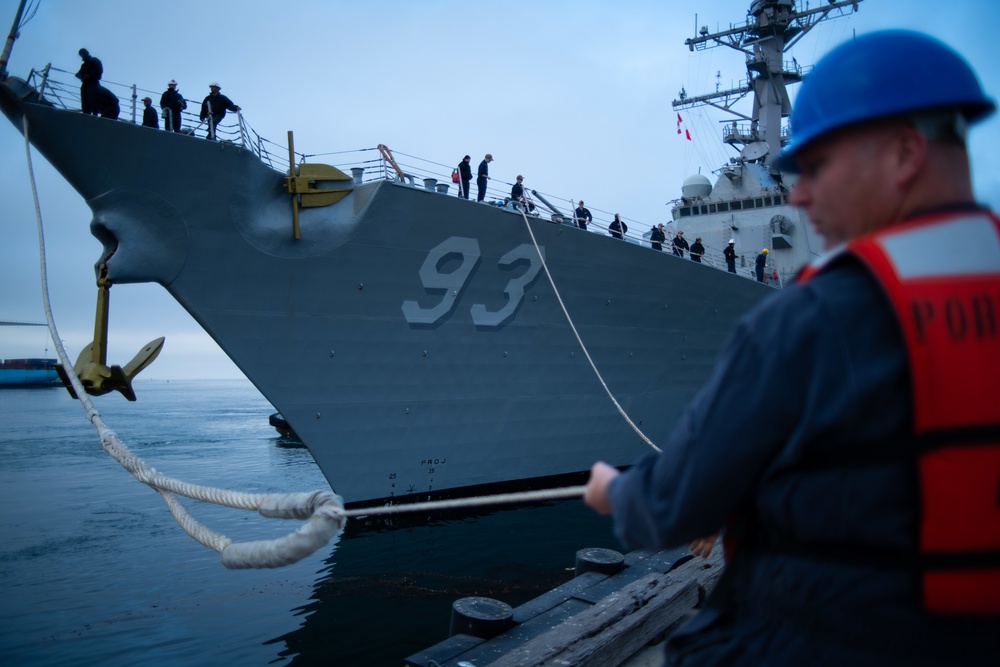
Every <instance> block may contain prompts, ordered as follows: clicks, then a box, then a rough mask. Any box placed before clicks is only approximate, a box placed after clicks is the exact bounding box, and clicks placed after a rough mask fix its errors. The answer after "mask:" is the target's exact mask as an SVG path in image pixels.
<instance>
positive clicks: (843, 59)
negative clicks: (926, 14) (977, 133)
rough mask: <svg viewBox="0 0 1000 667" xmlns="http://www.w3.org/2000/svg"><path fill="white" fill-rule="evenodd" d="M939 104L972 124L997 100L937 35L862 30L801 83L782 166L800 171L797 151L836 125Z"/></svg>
mask: <svg viewBox="0 0 1000 667" xmlns="http://www.w3.org/2000/svg"><path fill="white" fill-rule="evenodd" d="M935 109H940V110H948V109H951V110H956V111H959V112H960V113H962V115H964V116H965V118H966V119H967V120H968V121H970V122H971V121H975V120H978V119H980V118H984V117H986V116H988V115H989V114H990V113H992V112H993V111H995V110H996V102H994V101H993V100H991V99H990V98H988V97H986V93H985V92H983V88H982V86H981V85H980V84H979V79H978V78H977V77H976V74H975V72H973V71H972V67H970V66H969V63H967V62H966V61H965V59H964V58H963V57H962V56H960V55H959V54H958V53H956V52H955V51H954V50H953V49H952V48H951V47H949V46H947V45H945V44H944V43H942V42H940V41H938V40H936V39H934V38H933V37H930V36H928V35H924V34H922V33H919V32H912V31H909V30H883V31H879V32H873V33H869V34H867V35H863V36H861V37H858V38H857V39H854V40H851V41H849V42H845V43H844V44H841V45H840V46H838V47H837V48H835V49H834V50H832V51H830V52H829V53H828V54H827V55H825V56H824V57H823V58H822V59H821V60H820V61H819V62H818V63H817V64H816V67H815V68H813V71H812V72H811V73H810V74H809V75H808V76H807V77H806V78H805V80H804V81H803V82H802V88H801V89H800V90H799V94H798V96H797V97H796V99H795V107H794V109H793V110H792V118H791V131H792V132H791V133H792V138H791V141H790V142H789V143H788V145H787V146H786V147H785V149H784V150H783V151H782V152H781V157H780V158H779V166H780V167H781V168H782V169H784V170H786V171H795V169H796V166H795V159H794V158H795V153H796V151H798V150H799V149H801V148H802V147H803V146H805V145H806V144H808V143H809V142H810V141H812V140H813V139H816V138H818V137H820V136H821V135H823V134H826V133H827V132H829V131H831V130H836V129H838V128H841V127H845V126H847V125H851V124H854V123H860V122H863V121H867V120H871V119H874V118H885V117H888V116H895V115H900V114H908V113H911V112H918V111H931V110H935Z"/></svg>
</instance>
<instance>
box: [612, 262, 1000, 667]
mask: <svg viewBox="0 0 1000 667" xmlns="http://www.w3.org/2000/svg"><path fill="white" fill-rule="evenodd" d="M908 378H909V370H908V363H907V359H906V351H905V346H904V344H903V340H902V334H901V332H900V330H899V327H898V325H897V323H896V320H895V316H894V314H893V310H892V308H891V306H890V304H889V302H888V299H887V298H886V297H885V296H883V293H882V290H881V287H880V286H879V285H878V283H877V282H876V280H875V278H874V277H872V276H871V275H870V274H869V273H868V271H867V269H865V268H864V267H862V266H861V264H860V263H859V262H857V261H856V260H854V259H852V258H843V259H842V260H839V261H837V263H836V264H834V265H832V266H830V267H828V268H827V270H825V271H824V272H821V273H820V274H818V275H817V276H816V277H814V278H813V279H812V280H810V281H809V282H807V283H805V284H799V285H793V286H791V287H788V288H786V289H784V290H782V291H780V292H777V293H775V295H774V296H772V297H770V298H768V299H766V300H765V301H764V302H762V303H761V304H760V305H759V306H758V307H757V308H755V309H754V310H753V311H751V312H750V313H749V314H748V315H746V316H745V317H744V318H743V319H742V320H741V322H740V323H739V325H738V327H737V329H736V331H735V332H734V334H733V336H732V338H731V339H730V341H729V343H728V344H727V346H726V347H725V349H724V350H723V352H722V353H721V357H720V359H719V363H718V365H717V366H716V369H715V371H714V373H713V375H712V377H711V378H710V380H709V381H708V383H707V385H706V386H705V387H704V388H703V389H702V390H701V391H700V392H699V393H698V395H697V396H696V397H695V399H694V400H693V401H692V403H691V405H690V406H689V408H688V410H687V412H686V413H685V415H684V416H683V417H682V418H681V420H680V422H679V423H678V424H677V426H676V427H675V429H674V431H673V433H672V434H671V435H670V437H669V438H668V439H667V440H666V442H665V443H663V444H662V445H661V447H662V449H663V454H662V455H653V456H648V457H646V458H645V459H643V460H642V461H640V462H639V463H638V464H637V465H636V466H635V467H633V468H632V469H631V470H629V471H628V472H627V473H625V474H623V475H622V476H620V477H618V478H617V479H615V480H614V481H613V482H612V483H611V485H610V486H609V489H608V491H609V496H610V498H611V502H612V506H613V507H614V518H615V527H616V532H617V534H618V536H619V538H620V539H621V540H622V541H623V542H624V543H625V544H626V545H628V546H630V547H645V548H657V547H667V546H677V545H682V544H685V543H687V542H689V541H690V540H692V539H694V538H697V537H702V536H705V535H711V534H713V533H715V532H716V531H717V530H718V529H719V528H720V527H721V526H723V524H725V523H726V522H727V521H729V520H731V519H733V518H734V517H736V516H739V519H738V520H737V521H736V522H735V524H733V532H735V533H737V534H742V535H743V536H744V538H743V541H742V544H741V547H740V548H739V550H738V551H737V553H736V555H735V556H734V557H733V559H732V560H731V561H730V562H729V563H728V564H727V574H726V575H725V578H724V580H723V581H724V585H723V583H720V585H719V586H718V587H717V589H716V592H715V593H713V595H712V596H711V597H710V598H709V601H708V602H707V603H706V605H705V606H704V608H703V609H702V611H701V612H700V613H699V614H698V616H696V617H695V618H694V619H693V620H692V621H691V622H689V623H688V624H687V625H686V626H684V627H683V628H681V629H680V630H679V631H678V632H676V633H675V634H674V635H673V636H672V637H671V639H670V640H669V641H668V645H667V654H668V664H672V665H673V664H676V665H681V664H683V665H687V664H691V665H698V667H709V666H711V665H723V664H725V665H736V664H740V665H764V664H766V665H806V664H808V665H826V664H830V665H851V667H860V666H861V665H880V666H884V665H896V664H906V665H943V664H949V665H951V664H956V665H958V664H984V663H985V662H988V661H989V660H995V659H996V656H997V655H1000V632H997V621H996V620H995V619H994V620H992V621H988V622H983V621H972V620H965V621H959V620H949V621H945V620H942V619H940V618H935V617H931V616H929V615H928V614H925V613H924V612H922V611H921V609H920V603H919V599H918V597H919V593H918V585H917V577H916V576H915V575H914V573H913V572H912V571H910V570H908V569H907V568H906V567H905V565H904V562H903V559H902V558H899V559H895V558H887V559H885V560H884V561H882V562H880V561H879V558H878V556H879V555H880V554H897V553H915V552H916V548H917V526H918V523H919V508H918V504H919V503H918V482H917V477H916V472H915V465H914V459H913V458H910V457H899V456H895V457H893V456H888V457H886V458H885V460H883V461H880V462H875V463H873V462H872V459H871V458H870V457H868V456H867V455H866V454H865V453H866V452H869V451H872V450H873V449H877V448H878V447H880V446H883V445H893V444H898V443H899V442H901V441H906V439H907V438H908V437H909V434H910V430H911V399H910V393H909V382H908ZM852 454H853V455H856V457H853V458H854V460H855V463H856V462H857V461H858V460H861V461H867V462H866V463H864V464H863V465H851V461H852ZM841 550H844V551H845V552H847V553H849V554H852V556H851V557H843V558H842V557H838V556H836V554H838V553H841ZM859 555H860V556H861V558H860V559H859V558H858V556H859ZM824 556H825V557H824ZM868 557H870V558H871V560H870V561H868V562H866V561H865V559H866V558H868ZM990 656H992V657H990Z"/></svg>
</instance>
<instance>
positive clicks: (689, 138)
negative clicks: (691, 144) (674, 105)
mask: <svg viewBox="0 0 1000 667" xmlns="http://www.w3.org/2000/svg"><path fill="white" fill-rule="evenodd" d="M683 122H684V119H683V118H681V115H680V114H677V134H681V124H682V123H683ZM683 134H684V137H685V138H686V139H687V140H688V141H691V132H690V131H689V130H688V129H687V128H684V132H683Z"/></svg>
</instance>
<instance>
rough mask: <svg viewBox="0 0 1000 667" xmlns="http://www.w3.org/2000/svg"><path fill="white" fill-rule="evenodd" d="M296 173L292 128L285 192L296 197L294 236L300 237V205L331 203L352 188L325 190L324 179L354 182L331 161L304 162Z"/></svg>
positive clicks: (293, 203) (324, 204)
mask: <svg viewBox="0 0 1000 667" xmlns="http://www.w3.org/2000/svg"><path fill="white" fill-rule="evenodd" d="M298 172H299V173H298V175H297V176H296V174H295V146H294V143H293V139H292V131H291V130H289V131H288V177H287V178H285V180H284V185H285V192H287V193H288V194H290V195H291V196H292V235H293V236H294V237H295V238H296V239H297V238H299V206H302V207H304V208H311V207H314V206H329V205H330V204H336V203H337V202H338V201H340V200H341V199H343V198H344V197H346V196H347V193H349V192H350V191H351V190H352V188H340V189H336V190H323V189H319V188H317V187H316V183H317V182H320V181H350V180H351V177H350V176H348V175H347V174H345V173H344V172H342V171H341V170H340V169H337V168H336V167H331V166H330V165H328V164H319V163H308V164H307V163H303V164H300V165H299V167H298Z"/></svg>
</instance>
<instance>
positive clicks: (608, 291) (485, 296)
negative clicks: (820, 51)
mask: <svg viewBox="0 0 1000 667" xmlns="http://www.w3.org/2000/svg"><path fill="white" fill-rule="evenodd" d="M844 6H856V3H850V2H837V3H830V7H831V8H841V7H844ZM827 10H828V8H827V7H825V6H824V8H823V10H822V11H824V12H825V11H827ZM819 11H820V10H806V11H803V12H795V11H794V3H793V2H791V1H790V0H761V1H757V2H753V3H752V4H751V12H750V14H748V27H747V30H749V31H750V32H748V34H754V35H757V38H758V40H759V41H761V42H763V41H764V40H765V37H766V36H767V35H770V36H771V37H773V38H777V37H778V36H780V34H782V33H781V30H784V31H785V34H787V33H788V32H789V31H795V30H796V29H797V28H796V26H799V25H801V24H802V22H803V21H807V20H809V19H810V17H813V16H814V15H816V14H817V13H818V12H819ZM16 26H17V21H15V27H16ZM751 26H756V27H754V28H751ZM776 26H783V27H781V28H779V27H776ZM10 43H11V42H10V41H9V42H8V48H9V45H10ZM5 62H6V54H5V56H4V58H3V63H5ZM0 67H3V64H2V63H0ZM777 67H779V66H778V65H777V64H775V63H771V65H770V66H769V67H767V68H762V69H760V71H759V73H758V76H760V77H769V78H771V79H773V78H774V77H775V75H776V70H775V68H777ZM58 74H59V72H58V71H57V70H55V69H54V68H50V67H46V68H44V69H42V70H38V71H33V72H31V73H30V74H29V75H28V76H27V77H26V78H23V79H22V78H17V77H14V76H7V74H6V72H5V71H2V69H0V76H2V81H0V108H2V111H3V113H4V115H6V116H7V118H8V119H9V120H10V121H11V122H12V123H13V124H14V126H15V127H17V128H18V129H19V130H20V131H21V132H22V133H24V134H25V135H26V137H27V139H28V140H29V141H30V143H31V145H32V146H34V148H35V149H36V150H37V151H38V152H39V153H40V154H41V155H42V156H44V157H45V159H46V160H48V161H49V162H50V163H51V164H52V165H53V167H55V169H57V170H58V171H59V173H60V174H61V175H62V176H63V177H64V178H65V179H66V181H67V182H69V183H70V184H71V185H72V187H73V188H74V189H75V190H76V191H77V192H78V193H79V194H80V196H81V197H83V198H84V200H85V201H86V202H87V204H88V206H89V207H90V209H91V211H92V213H93V218H92V221H91V223H90V229H91V232H92V234H93V235H94V236H95V237H96V238H97V239H98V240H99V241H100V242H101V244H102V246H103V251H102V253H101V254H100V256H99V257H97V258H95V259H96V263H95V267H96V274H97V283H98V297H97V303H98V309H97V311H98V312H97V316H96V321H97V326H96V327H95V340H94V342H93V343H92V344H91V345H90V346H89V347H88V348H87V349H85V350H84V351H83V352H82V353H81V355H80V359H79V360H78V361H77V364H76V366H75V368H76V369H77V371H78V373H80V374H81V377H82V378H83V380H84V384H85V385H86V386H87V388H88V391H90V392H92V393H95V394H100V393H106V392H108V391H113V390H118V391H121V392H122V393H124V394H125V395H126V396H129V397H132V396H130V394H131V392H132V390H131V378H132V377H133V376H134V375H135V374H136V373H138V372H139V371H141V370H142V368H143V367H145V365H146V364H148V363H150V362H151V361H152V359H153V358H154V357H155V355H156V354H157V352H158V350H159V346H160V345H162V340H159V341H154V342H153V343H151V344H150V345H149V346H147V347H146V348H144V349H143V350H141V351H140V352H139V354H137V355H136V358H135V359H133V360H132V361H131V362H130V363H129V364H126V365H125V366H124V367H119V366H108V364H107V360H106V358H105V357H106V355H105V352H104V351H105V349H106V328H107V321H108V317H107V315H108V307H109V294H110V288H111V286H112V285H116V286H119V287H118V289H127V286H128V285H129V284H134V283H143V282H152V283H158V284H160V285H162V287H163V288H164V289H166V290H167V291H168V292H169V293H170V295H171V296H172V297H173V298H174V299H176V300H177V302H178V303H179V304H180V305H181V306H183V307H184V308H185V310H186V311H187V312H189V313H190V314H191V316H192V317H193V318H194V319H195V320H196V321H197V322H198V323H199V324H200V326H201V327H203V328H204V330H205V331H206V332H207V333H208V334H209V335H210V336H211V337H212V338H213V339H214V340H215V341H216V342H217V343H218V344H219V346H220V347H221V348H222V350H223V351H224V352H225V353H226V354H227V355H228V356H229V357H230V358H231V359H232V360H233V362H235V364H236V365H237V366H238V367H239V368H240V370H241V371H242V372H243V373H244V374H245V375H246V376H247V378H248V379H249V380H250V381H251V382H252V383H253V384H254V385H255V386H256V387H257V388H258V389H259V390H260V392H261V393H262V394H263V395H264V396H265V397H266V398H267V400H268V401H270V402H271V404H272V405H273V406H274V407H275V408H276V409H277V410H278V411H279V412H280V414H281V415H282V416H283V417H284V418H285V420H287V422H288V424H289V425H290V427H291V428H292V429H294V431H295V433H297V434H298V436H299V437H300V438H301V439H302V441H303V442H304V443H305V445H306V446H307V447H308V448H309V450H310V452H311V453H312V455H313V457H314V458H315V460H316V462H317V463H318V465H319V467H320V468H321V470H322V471H323V473H324V475H325V476H326V478H327V479H328V480H329V482H330V485H331V487H332V488H333V489H334V490H335V491H336V492H337V493H339V494H341V495H342V496H343V497H344V499H345V501H346V502H347V504H348V505H352V506H370V505H377V504H383V503H387V502H393V503H401V502H413V501H417V500H427V499H434V498H443V497H457V496H463V495H472V494H480V493H492V492H498V491H506V490H518V489H538V488H548V487H554V486H559V485H564V484H576V483H581V482H582V481H583V480H584V479H585V477H586V475H587V471H588V470H589V467H590V465H591V464H592V463H593V461H595V460H598V459H603V460H606V461H609V462H611V463H612V464H614V465H618V466H626V465H629V464H631V463H633V462H634V461H635V460H636V459H637V458H638V457H640V456H641V455H643V454H645V453H647V452H648V451H649V445H648V444H647V443H646V442H644V441H643V439H642V438H641V437H640V436H639V435H638V434H637V432H636V430H634V429H633V428H632V426H630V424H629V423H628V422H627V420H626V419H625V418H624V417H623V414H622V412H624V413H625V414H627V415H628V416H629V417H630V418H631V420H632V421H633V422H634V424H636V425H637V426H638V429H640V430H641V431H643V432H644V433H646V434H649V436H650V437H651V438H652V440H654V441H657V440H663V439H664V438H665V437H666V436H667V434H668V433H669V432H670V430H671V429H672V428H673V426H674V424H675V422H676V421H677V419H678V417H679V415H680V414H681V413H682V411H683V409H684V407H685V405H686V403H687V402H688V401H689V400H690V399H691V398H692V396H693V395H694V393H695V392H696V391H697V389H698V388H699V387H700V386H701V385H702V384H703V383H704V381H705V380H706V379H707V377H708V375H709V373H710V372H711V369H712V367H713V364H714V360H715V357H716V354H717V352H718V350H719V348H720V347H721V345H722V343H723V342H724V341H725V339H726V338H727V336H728V335H729V333H730V332H731V330H732V328H733V326H734V323H735V322H736V320H737V319H738V318H739V317H740V316H741V315H742V314H743V313H745V312H746V311H747V310H748V309H749V308H751V307H752V306H753V305H754V304H756V303H758V302H759V301H760V300H761V299H763V298H765V297H766V296H768V295H769V294H771V293H772V292H771V289H772V288H771V287H769V286H766V285H762V284H760V283H757V282H755V281H752V280H748V279H746V278H744V277H741V276H738V275H733V274H730V273H728V272H727V271H726V270H725V268H724V267H723V268H721V269H720V268H715V267H713V266H712V265H711V262H704V263H701V264H699V263H696V262H692V261H690V259H688V258H686V257H685V258H681V257H676V256H673V255H672V254H671V253H669V252H667V251H664V252H659V251H657V250H655V249H653V248H651V247H650V246H649V243H648V242H638V241H640V240H641V239H636V238H634V237H633V239H632V241H633V242H623V241H622V240H618V239H614V238H612V237H610V236H608V235H606V233H601V234H595V233H591V232H592V231H593V230H591V231H587V230H585V229H581V228H578V227H577V226H576V225H574V224H573V220H572V218H569V217H566V216H564V215H561V214H560V212H559V211H557V210H556V209H555V208H554V207H551V206H546V207H545V208H543V204H544V203H545V202H544V197H539V199H538V202H539V206H538V209H536V210H545V212H546V214H545V215H544V216H538V215H525V214H524V212H522V211H521V210H519V209H518V207H517V206H515V205H513V204H512V203H510V202H508V203H506V204H505V205H495V204H496V203H497V202H494V205H488V204H482V203H476V202H474V201H468V200H466V199H463V198H460V197H456V196H450V195H449V193H447V190H448V187H447V185H445V184H443V183H439V182H438V181H439V180H443V179H446V178H447V172H445V174H444V175H441V174H440V173H438V174H436V175H435V174H433V173H427V174H419V173H416V171H415V170H414V169H410V168H405V167H401V166H400V165H399V163H397V162H396V161H395V160H394V159H393V155H392V153H391V152H390V151H389V150H388V149H387V148H386V147H384V146H379V147H378V150H379V153H378V154H379V158H378V161H377V162H375V163H371V162H368V163H366V165H363V166H353V167H352V165H351V164H350V163H348V162H346V161H345V162H344V163H341V164H339V165H326V164H317V163H311V162H306V161H305V160H304V158H301V157H300V156H299V154H297V153H296V152H295V150H294V146H293V137H292V134H291V132H289V133H288V145H287V154H282V153H281V152H280V151H279V152H278V153H272V152H270V151H269V150H268V147H269V146H272V145H273V144H271V143H268V142H267V141H265V140H263V139H262V138H261V137H260V136H259V135H257V134H256V132H255V131H253V130H252V128H250V127H249V125H248V124H246V122H245V119H244V118H243V115H242V114H239V113H237V114H236V119H237V122H236V123H235V124H234V125H232V126H220V127H218V128H212V129H214V130H215V131H216V132H217V135H218V138H219V139H220V140H219V141H210V140H207V139H206V138H205V133H206V130H207V129H208V128H206V127H205V126H204V124H202V125H198V119H197V118H196V119H194V120H193V121H189V122H188V124H187V126H188V127H192V128H193V131H188V132H184V133H177V132H165V131H162V130H154V129H152V128H149V127H143V126H141V125H140V124H138V123H137V122H136V110H135V108H134V107H133V109H132V114H131V116H132V117H131V119H129V118H128V116H129V114H128V112H127V110H126V113H125V114H123V116H122V117H121V118H119V119H117V120H112V119H109V118H103V117H98V116H94V115H88V114H83V113H80V111H79V103H78V100H79V94H78V92H77V90H76V87H75V83H72V82H71V83H68V84H67V83H61V82H60V81H59V78H60V77H59V76H58ZM70 81H72V79H71V78H70ZM763 90H764V88H763V87H761V88H760V90H759V91H758V92H757V94H758V95H759V94H761V91H763ZM74 95H75V97H74ZM134 99H135V96H133V100H134ZM133 104H134V102H133ZM783 113H784V109H782V114H783ZM140 115H141V112H140ZM780 115H781V114H772V115H768V116H767V118H766V119H765V118H761V121H762V123H761V125H760V127H759V128H758V132H762V133H763V134H764V136H765V137H766V139H767V142H768V146H769V147H771V149H772V150H771V151H770V152H769V153H768V154H766V155H762V156H759V157H758V158H751V157H750V156H745V158H746V164H747V165H752V170H753V171H755V172H760V174H761V175H764V174H765V173H766V174H768V175H769V176H768V177H769V178H772V179H774V184H773V186H772V185H770V181H769V182H768V183H769V187H773V188H774V190H775V193H776V194H773V195H770V196H769V197H768V199H769V204H768V206H771V207H774V206H775V205H776V204H777V200H781V203H782V204H783V198H784V194H785V193H786V188H785V185H784V184H782V182H781V181H780V179H779V178H778V177H777V176H776V175H774V174H773V171H772V170H771V169H770V167H768V164H767V161H768V160H769V159H771V158H773V157H775V155H776V153H777V150H776V148H777V147H778V145H779V142H780V138H779V137H780V132H781V130H780V125H781V123H780V120H781V118H780ZM772 116H777V117H772ZM765 120H766V121H767V122H766V123H764V122H763V121H765ZM282 148H284V147H282ZM349 171H350V172H351V173H350V174H348V172H349ZM722 178H728V175H724V176H723V177H722ZM749 181H750V179H749V178H746V176H744V180H743V182H744V183H745V184H746V183H749ZM716 191H718V186H716ZM713 196H716V195H712V194H709V193H705V194H697V195H693V196H692V197H688V198H687V199H686V201H685V203H684V204H683V205H684V206H689V207H690V206H694V205H695V204H696V203H697V204H698V205H701V203H702V202H705V203H706V205H711V202H713V199H712V197H713ZM718 196H722V195H721V193H720V194H718ZM688 200H690V201H688ZM715 205H716V208H718V203H717V202H716V203H715ZM761 208H762V209H765V208H766V206H765V205H764V204H762V206H761ZM735 210H736V208H735V207H730V208H729V211H727V213H728V212H730V211H735ZM706 212H707V209H706ZM675 215H676V216H678V217H681V218H689V217H690V219H691V220H694V216H692V215H691V214H690V212H689V213H688V214H685V213H684V212H683V210H681V212H680V213H676V212H675ZM727 219H728V217H727ZM738 219H740V218H739V216H734V217H733V218H732V220H733V221H736V220H738ZM735 224H739V223H735ZM690 228H691V227H690V226H688V227H687V229H690ZM718 247H719V248H721V247H722V246H718ZM665 250H666V249H665ZM564 308H565V310H564ZM591 360H592V362H593V366H592V365H591ZM595 369H596V371H598V372H599V373H598V372H595ZM610 396H613V397H614V399H615V401H612V400H611V398H610ZM615 402H617V404H618V405H620V406H621V411H619V408H618V407H617V406H616V405H615Z"/></svg>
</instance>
